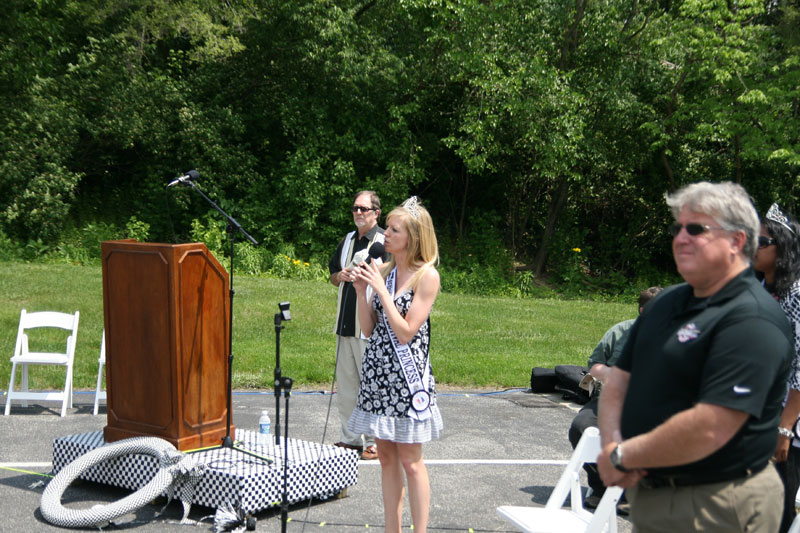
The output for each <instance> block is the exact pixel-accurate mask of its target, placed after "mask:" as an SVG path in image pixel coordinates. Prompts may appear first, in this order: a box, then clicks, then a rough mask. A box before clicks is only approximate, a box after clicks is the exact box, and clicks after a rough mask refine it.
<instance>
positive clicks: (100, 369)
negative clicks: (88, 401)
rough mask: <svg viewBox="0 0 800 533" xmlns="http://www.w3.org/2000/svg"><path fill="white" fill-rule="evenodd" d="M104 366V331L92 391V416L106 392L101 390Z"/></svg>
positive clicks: (104, 397)
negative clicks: (94, 386)
mask: <svg viewBox="0 0 800 533" xmlns="http://www.w3.org/2000/svg"><path fill="white" fill-rule="evenodd" d="M105 366H106V331H105V330H103V339H102V340H101V341H100V357H99V358H98V359H97V388H96V389H95V391H94V410H93V411H92V415H96V414H97V410H98V409H99V407H100V400H105V399H106V391H105V390H104V389H103V368H105Z"/></svg>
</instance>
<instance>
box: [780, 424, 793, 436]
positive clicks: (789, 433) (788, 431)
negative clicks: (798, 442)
mask: <svg viewBox="0 0 800 533" xmlns="http://www.w3.org/2000/svg"><path fill="white" fill-rule="evenodd" d="M778 435H780V436H781V437H786V438H787V439H793V438H794V433H793V432H792V430H791V429H788V428H784V427H780V426H778Z"/></svg>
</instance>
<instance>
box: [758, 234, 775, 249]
mask: <svg viewBox="0 0 800 533" xmlns="http://www.w3.org/2000/svg"><path fill="white" fill-rule="evenodd" d="M776 242H777V241H775V239H771V238H769V237H764V236H763V235H759V237H758V247H759V248H766V247H767V246H772V245H773V244H775V243H776Z"/></svg>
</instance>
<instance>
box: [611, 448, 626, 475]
mask: <svg viewBox="0 0 800 533" xmlns="http://www.w3.org/2000/svg"><path fill="white" fill-rule="evenodd" d="M608 459H609V460H610V461H611V466H613V467H614V468H616V469H617V470H619V471H620V472H629V470H628V469H627V468H625V467H624V466H622V444H617V447H616V448H614V451H612V452H611V455H610V456H609V458H608Z"/></svg>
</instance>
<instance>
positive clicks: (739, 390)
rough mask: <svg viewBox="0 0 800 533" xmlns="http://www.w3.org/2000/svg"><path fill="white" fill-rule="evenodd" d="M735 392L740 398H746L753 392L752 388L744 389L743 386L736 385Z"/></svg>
mask: <svg viewBox="0 0 800 533" xmlns="http://www.w3.org/2000/svg"><path fill="white" fill-rule="evenodd" d="M733 392H735V393H736V394H738V395H739V396H744V395H745V394H750V393H751V392H753V391H752V390H751V389H750V387H742V386H741V385H734V386H733Z"/></svg>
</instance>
